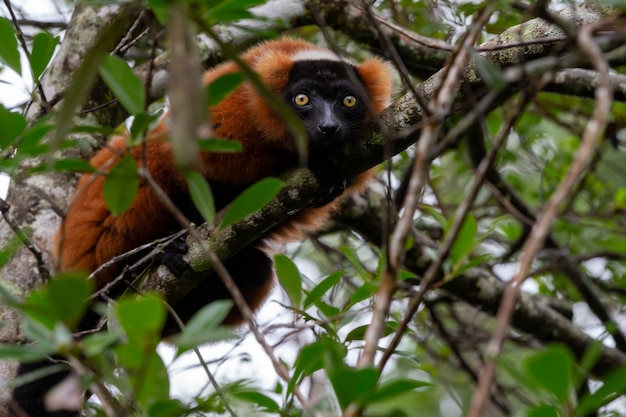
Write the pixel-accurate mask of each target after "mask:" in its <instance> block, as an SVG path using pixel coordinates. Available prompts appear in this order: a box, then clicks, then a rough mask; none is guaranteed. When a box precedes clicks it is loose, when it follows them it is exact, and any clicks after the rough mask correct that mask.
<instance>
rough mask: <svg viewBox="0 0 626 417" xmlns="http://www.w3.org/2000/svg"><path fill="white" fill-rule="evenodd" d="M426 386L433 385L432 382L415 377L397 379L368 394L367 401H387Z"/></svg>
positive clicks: (369, 402)
mask: <svg viewBox="0 0 626 417" xmlns="http://www.w3.org/2000/svg"><path fill="white" fill-rule="evenodd" d="M424 387H432V384H431V383H429V382H424V381H417V380H414V379H396V380H393V381H389V382H386V383H384V384H383V385H381V386H380V387H379V388H378V389H377V390H376V391H375V392H374V393H373V394H372V395H370V396H368V398H367V403H368V404H371V403H375V402H381V401H386V400H389V399H392V398H394V397H397V396H399V395H402V394H404V393H407V392H410V391H413V390H416V389H418V388H424Z"/></svg>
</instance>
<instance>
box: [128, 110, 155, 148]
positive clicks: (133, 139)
mask: <svg viewBox="0 0 626 417" xmlns="http://www.w3.org/2000/svg"><path fill="white" fill-rule="evenodd" d="M158 118H159V115H158V114H144V113H138V114H135V117H134V118H133V122H132V124H131V125H130V141H129V142H130V143H129V144H130V145H132V146H134V145H140V144H141V141H142V140H143V136H144V133H145V132H146V131H148V130H149V129H150V126H152V123H154V121H155V120H157V119H158Z"/></svg>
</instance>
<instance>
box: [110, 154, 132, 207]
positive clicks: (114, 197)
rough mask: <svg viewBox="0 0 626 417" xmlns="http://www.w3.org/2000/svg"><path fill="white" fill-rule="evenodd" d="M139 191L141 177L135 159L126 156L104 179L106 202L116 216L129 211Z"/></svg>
mask: <svg viewBox="0 0 626 417" xmlns="http://www.w3.org/2000/svg"><path fill="white" fill-rule="evenodd" d="M138 190H139V176H138V175H137V162H136V161H135V158H133V157H132V156H130V155H126V156H124V157H123V158H122V160H121V161H120V162H119V163H118V164H117V165H115V166H114V167H113V168H112V169H111V172H109V174H108V175H107V176H106V178H105V179H104V186H103V189H102V192H103V195H104V202H105V204H106V206H107V208H108V209H109V211H110V212H111V214H113V215H114V216H119V215H120V214H122V213H124V212H125V211H126V210H128V209H129V208H130V207H131V206H132V205H133V201H135V196H136V195H137V191H138Z"/></svg>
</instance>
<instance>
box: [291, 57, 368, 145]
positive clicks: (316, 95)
mask: <svg viewBox="0 0 626 417" xmlns="http://www.w3.org/2000/svg"><path fill="white" fill-rule="evenodd" d="M354 74H355V77H354V78H355V79H356V80H359V77H358V73H357V72H356V71H354ZM359 81H360V80H359ZM364 91H365V90H364V88H363V87H362V86H357V87H356V88H355V86H354V85H353V83H352V82H351V80H350V79H349V78H348V76H347V74H346V68H345V66H344V65H343V64H341V63H340V62H336V61H329V60H319V61H298V62H296V63H294V66H293V68H292V70H291V72H290V74H289V82H288V83H287V86H286V88H285V90H284V91H283V98H284V100H285V101H286V102H287V103H289V104H290V105H291V107H292V108H293V109H294V110H295V111H296V113H297V114H298V115H299V116H300V118H301V119H302V121H303V122H304V126H305V128H306V131H307V134H308V138H309V146H310V147H311V148H315V147H318V146H320V145H325V144H332V143H337V142H338V141H342V140H350V139H352V138H355V137H359V136H360V135H361V134H362V132H363V129H364V124H365V123H364V122H365V116H366V106H365V104H364V102H363V100H364V99H363V93H364Z"/></svg>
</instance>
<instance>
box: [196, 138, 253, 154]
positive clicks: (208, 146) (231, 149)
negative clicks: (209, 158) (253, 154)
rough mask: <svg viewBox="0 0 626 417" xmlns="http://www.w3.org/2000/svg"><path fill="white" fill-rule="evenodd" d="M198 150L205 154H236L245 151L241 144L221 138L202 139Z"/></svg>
mask: <svg viewBox="0 0 626 417" xmlns="http://www.w3.org/2000/svg"><path fill="white" fill-rule="evenodd" d="M198 149H200V150H201V151H205V152H221V153H236V152H241V151H242V150H243V146H241V142H239V141H236V140H228V139H221V138H210V139H201V140H199V141H198Z"/></svg>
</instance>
